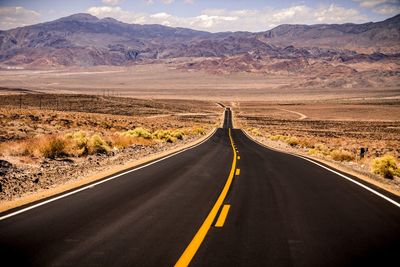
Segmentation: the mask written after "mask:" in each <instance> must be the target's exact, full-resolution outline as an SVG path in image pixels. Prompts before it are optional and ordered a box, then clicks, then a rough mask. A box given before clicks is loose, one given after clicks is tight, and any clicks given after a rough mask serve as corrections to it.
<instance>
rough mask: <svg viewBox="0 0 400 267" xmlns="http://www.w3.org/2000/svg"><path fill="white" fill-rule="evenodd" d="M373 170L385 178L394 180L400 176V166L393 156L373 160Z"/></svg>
mask: <svg viewBox="0 0 400 267" xmlns="http://www.w3.org/2000/svg"><path fill="white" fill-rule="evenodd" d="M371 170H372V172H373V173H375V174H379V175H382V176H383V177H385V178H388V179H393V177H394V176H400V166H398V162H397V161H396V159H395V158H394V157H393V156H391V155H384V156H382V157H379V158H375V159H373V160H372V164H371Z"/></svg>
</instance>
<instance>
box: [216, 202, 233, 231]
mask: <svg viewBox="0 0 400 267" xmlns="http://www.w3.org/2000/svg"><path fill="white" fill-rule="evenodd" d="M230 207H231V205H224V206H223V207H222V210H221V213H220V214H219V217H218V220H217V222H216V223H215V227H222V226H224V223H225V220H226V216H228V211H229V208H230Z"/></svg>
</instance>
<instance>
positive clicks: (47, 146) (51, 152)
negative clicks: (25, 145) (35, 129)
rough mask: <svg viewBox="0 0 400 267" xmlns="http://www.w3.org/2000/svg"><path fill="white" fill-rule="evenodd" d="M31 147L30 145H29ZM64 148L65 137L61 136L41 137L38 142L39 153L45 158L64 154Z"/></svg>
mask: <svg viewBox="0 0 400 267" xmlns="http://www.w3.org/2000/svg"><path fill="white" fill-rule="evenodd" d="M30 147H32V146H30ZM65 148H66V142H65V139H64V138H63V137H61V136H50V137H48V138H45V139H44V138H42V139H41V142H39V143H38V150H39V151H40V153H41V155H42V156H43V157H45V158H52V159H53V158H56V157H60V156H64V155H65V154H66V153H65Z"/></svg>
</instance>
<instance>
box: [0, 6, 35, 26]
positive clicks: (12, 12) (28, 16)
mask: <svg viewBox="0 0 400 267" xmlns="http://www.w3.org/2000/svg"><path fill="white" fill-rule="evenodd" d="M40 18H41V15H40V14H39V13H38V12H36V11H33V10H29V9H26V8H24V7H20V6H16V7H0V29H2V30H7V29H12V28H16V27H21V26H26V25H31V24H35V23H38V22H40Z"/></svg>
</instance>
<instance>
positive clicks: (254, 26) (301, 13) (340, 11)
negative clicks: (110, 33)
mask: <svg viewBox="0 0 400 267" xmlns="http://www.w3.org/2000/svg"><path fill="white" fill-rule="evenodd" d="M88 12H89V13H91V14H92V15H95V16H98V17H113V18H115V19H118V20H121V21H124V22H127V23H139V24H162V25H168V26H172V27H186V28H192V29H197V30H206V31H211V32H217V31H265V30H267V29H270V28H272V27H275V26H277V25H279V24H320V23H346V22H354V23H361V22H366V21H368V18H367V17H366V16H365V15H363V14H361V13H360V12H359V11H358V10H356V9H351V8H344V7H341V6H339V5H335V4H331V5H329V6H319V7H317V8H313V7H309V6H306V5H297V6H291V7H288V8H283V9H273V8H266V9H263V10H254V9H241V10H226V9H206V10H203V12H202V13H201V14H200V15H198V16H192V17H181V16H175V15H172V14H168V13H165V12H162V13H155V14H148V13H137V12H132V11H127V10H123V9H121V8H120V7H110V6H102V7H91V8H89V9H88Z"/></svg>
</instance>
